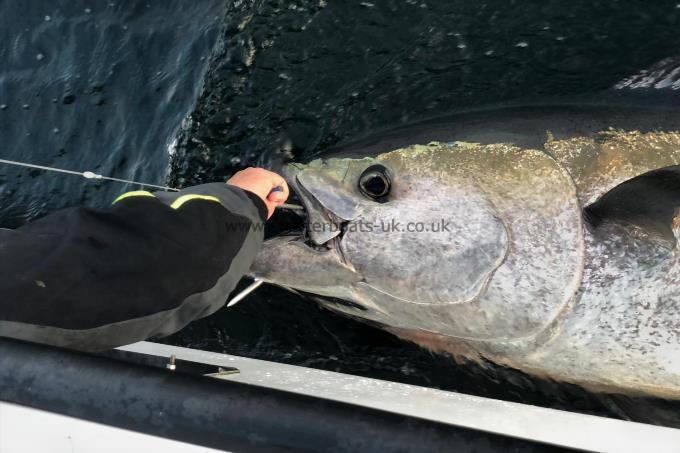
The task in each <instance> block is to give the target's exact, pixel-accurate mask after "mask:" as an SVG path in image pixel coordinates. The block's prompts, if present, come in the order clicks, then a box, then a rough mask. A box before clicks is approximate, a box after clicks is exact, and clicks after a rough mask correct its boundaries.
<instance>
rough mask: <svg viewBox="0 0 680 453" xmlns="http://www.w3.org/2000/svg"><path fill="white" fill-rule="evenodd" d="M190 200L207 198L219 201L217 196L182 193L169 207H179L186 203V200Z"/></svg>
mask: <svg viewBox="0 0 680 453" xmlns="http://www.w3.org/2000/svg"><path fill="white" fill-rule="evenodd" d="M191 200H209V201H216V202H218V203H219V202H220V199H219V198H217V197H213V196H210V195H192V194H189V195H182V196H181V197H179V198H178V199H176V200H175V201H174V202H173V203H172V204H171V205H170V207H171V208H172V209H179V208H180V207H181V206H182V205H183V204H184V203H186V202H187V201H191Z"/></svg>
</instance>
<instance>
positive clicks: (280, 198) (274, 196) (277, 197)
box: [267, 192, 288, 205]
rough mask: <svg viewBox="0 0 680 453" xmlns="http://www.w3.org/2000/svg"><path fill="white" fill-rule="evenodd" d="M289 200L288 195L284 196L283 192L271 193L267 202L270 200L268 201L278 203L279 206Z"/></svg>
mask: <svg viewBox="0 0 680 453" xmlns="http://www.w3.org/2000/svg"><path fill="white" fill-rule="evenodd" d="M287 199H288V197H287V196H286V194H284V193H283V192H272V193H270V194H269V196H268V197H267V200H268V201H271V202H273V203H276V204H277V205H279V204H281V203H283V202H284V201H286V200H287Z"/></svg>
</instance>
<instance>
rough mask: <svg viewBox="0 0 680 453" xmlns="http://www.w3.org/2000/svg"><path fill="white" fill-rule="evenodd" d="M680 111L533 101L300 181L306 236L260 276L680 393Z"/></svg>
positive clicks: (466, 340) (429, 337) (515, 353)
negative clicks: (546, 104)
mask: <svg viewBox="0 0 680 453" xmlns="http://www.w3.org/2000/svg"><path fill="white" fill-rule="evenodd" d="M679 166H680V114H679V113H678V110H677V109H673V108H646V107H635V106H633V107H624V106H576V105H566V106H565V105H562V106H528V107H508V108H504V109H499V110H495V111H486V112H471V113H468V114H464V115H459V116H455V117H453V118H449V119H446V120H439V121H436V120H435V121H430V122H427V123H424V124H420V125H417V126H413V127H408V128H402V129H400V130H396V131H391V132H387V133H384V134H381V135H380V136H379V137H377V138H369V139H367V140H363V141H360V142H357V143H355V144H352V145H349V146H347V147H345V148H344V149H342V150H339V152H338V153H336V155H335V156H333V157H324V158H321V159H316V160H313V161H311V162H309V163H307V164H297V163H295V164H290V165H288V166H287V167H286V168H285V169H284V174H285V176H286V178H287V179H288V181H289V183H290V185H291V187H292V189H293V191H294V192H296V193H297V194H298V196H299V197H300V198H301V201H302V203H303V204H304V206H305V208H306V212H307V218H306V225H305V231H304V233H302V234H300V235H293V236H281V237H275V238H273V239H271V240H269V241H267V242H266V243H265V246H264V248H263V250H262V252H261V253H260V254H259V255H258V258H257V259H256V261H255V263H254V265H253V268H252V274H253V275H254V276H256V277H257V278H260V279H262V280H264V281H266V282H270V283H274V284H277V285H281V286H284V287H287V288H292V289H295V290H299V291H304V292H306V293H311V294H313V295H316V296H318V298H317V299H318V300H319V302H320V303H321V304H323V305H324V306H326V307H328V308H330V309H332V310H335V311H337V312H341V313H344V314H346V315H349V316H351V317H354V318H356V319H359V320H363V321H366V322H369V323H372V324H375V325H378V326H380V327H382V328H384V329H386V330H388V331H390V332H393V333H395V334H396V335H398V336H400V337H402V338H405V339H408V340H411V341H414V342H416V343H418V344H420V345H422V346H423V347H427V348H429V349H431V350H434V351H438V352H444V353H448V354H451V355H453V356H454V357H460V358H464V359H467V360H476V361H483V360H488V361H491V362H494V363H498V364H502V365H505V366H509V367H512V368H516V369H519V370H522V371H524V372H527V373H530V374H534V375H537V376H543V377H547V378H551V379H555V380H560V381H565V382H571V383H576V384H580V385H582V386H585V387H588V388H591V389H595V390H603V391H614V392H626V393H631V394H632V393H643V394H649V395H657V396H663V397H671V398H680V251H679V250H680V246H678V241H679V240H680V215H678V212H679V211H678V209H679V208H680V167H679Z"/></svg>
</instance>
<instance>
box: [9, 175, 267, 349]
mask: <svg viewBox="0 0 680 453" xmlns="http://www.w3.org/2000/svg"><path fill="white" fill-rule="evenodd" d="M266 214H267V209H266V206H265V205H264V203H263V202H262V200H261V199H259V198H258V197H257V196H256V195H254V194H252V193H249V192H247V191H244V190H241V189H239V188H236V187H233V186H228V185H226V184H223V183H214V184H206V185H203V186H195V187H191V188H188V189H185V190H183V191H181V192H177V193H169V192H157V193H156V194H151V193H149V192H144V191H137V192H131V193H129V194H125V195H123V196H121V197H119V199H118V200H116V202H114V204H113V205H112V206H111V207H110V208H108V209H103V210H93V209H85V208H73V209H66V210H63V211H59V212H56V213H54V214H51V215H49V216H46V217H44V218H42V219H39V220H37V221H34V222H31V223H29V224H27V225H25V226H23V227H21V228H18V229H16V230H0V275H1V277H0V336H7V337H13V338H19V339H24V340H29V341H35V342H40V343H46V344H52V345H57V346H63V347H70V348H74V349H80V350H89V351H97V350H104V349H109V348H112V347H116V346H120V345H123V344H128V343H132V342H135V341H140V340H144V339H147V338H150V337H154V336H163V335H169V334H171V333H173V332H176V331H177V330H179V329H181V328H182V327H184V326H185V325H186V324H188V323H189V322H191V321H193V320H195V319H197V318H200V317H203V316H207V315H209V314H211V313H213V312H214V311H216V310H217V309H219V308H220V307H221V306H223V305H224V303H225V301H226V299H227V296H228V295H229V293H230V292H231V291H232V290H233V288H234V286H235V285H236V284H237V282H238V281H239V279H240V278H241V277H242V276H243V275H244V274H245V273H246V272H247V271H248V268H249V267H250V265H251V263H252V261H253V259H254V258H255V255H256V253H257V251H258V250H259V248H260V246H261V244H262V239H263V236H264V232H263V229H264V220H265V219H266Z"/></svg>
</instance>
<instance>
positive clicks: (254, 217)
mask: <svg viewBox="0 0 680 453" xmlns="http://www.w3.org/2000/svg"><path fill="white" fill-rule="evenodd" d="M154 195H155V196H156V198H158V199H159V200H160V201H162V202H163V203H165V204H167V205H172V203H173V202H174V201H175V200H177V199H178V198H180V197H182V196H185V195H207V196H213V197H216V198H217V199H218V200H219V201H220V203H221V204H222V206H224V207H225V208H226V209H227V210H228V211H230V212H232V213H234V214H238V215H242V216H245V217H247V218H248V219H250V221H251V222H252V223H258V222H263V221H265V220H266V219H267V207H266V206H265V205H264V202H263V201H262V200H261V199H260V198H259V197H257V196H256V195H255V194H253V193H251V192H249V191H247V190H243V189H241V188H240V187H236V186H232V185H229V184H225V183H223V182H212V183H208V184H201V185H198V186H191V187H187V188H185V189H182V190H180V191H179V192H162V191H159V192H155V193H154Z"/></svg>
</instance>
